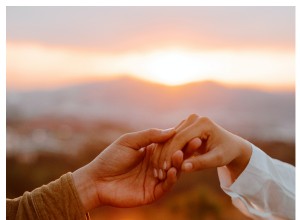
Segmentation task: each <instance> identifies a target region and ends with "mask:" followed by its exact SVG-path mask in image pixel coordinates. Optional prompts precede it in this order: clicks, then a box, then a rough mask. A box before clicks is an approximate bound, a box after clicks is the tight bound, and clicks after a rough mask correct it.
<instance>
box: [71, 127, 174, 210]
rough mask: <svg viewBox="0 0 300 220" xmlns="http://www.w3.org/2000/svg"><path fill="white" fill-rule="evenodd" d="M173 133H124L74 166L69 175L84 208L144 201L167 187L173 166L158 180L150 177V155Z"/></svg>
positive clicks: (171, 182) (132, 203) (150, 130)
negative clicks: (74, 169)
mask: <svg viewBox="0 0 300 220" xmlns="http://www.w3.org/2000/svg"><path fill="white" fill-rule="evenodd" d="M174 134H175V130H174V129H169V130H159V129H149V130H145V131H140V132H134V133H129V134H125V135H123V136H121V137H120V138H119V139H117V140H116V141H115V142H113V143H112V144H111V145H110V146H108V147H107V148H106V149H105V150H104V151H103V152H102V153H100V154H99V155H98V156H97V157H96V158H95V159H94V160H93V161H92V162H90V163H89V164H87V165H86V166H84V167H82V168H80V169H78V170H76V171H75V172H74V173H73V178H74V182H75V186H76V188H77V190H78V193H79V196H80V199H81V201H82V203H83V205H84V207H85V210H86V211H89V210H91V209H93V208H95V207H98V206H101V205H111V206H115V207H134V206H138V205H143V204H148V203H151V202H153V201H155V200H157V199H158V198H160V197H161V196H162V195H163V194H165V193H166V192H167V191H169V190H170V188H171V186H173V185H174V183H175V182H176V181H177V175H176V174H177V171H176V169H175V168H171V169H169V170H168V172H167V175H166V179H165V180H163V181H160V180H158V179H157V178H155V177H154V174H153V167H152V166H151V163H150V158H151V156H152V153H153V149H154V147H156V145H157V146H163V143H164V142H166V141H167V140H168V139H170V138H171V137H172V136H173V135H174ZM156 143H158V144H156ZM177 161H178V160H177Z"/></svg>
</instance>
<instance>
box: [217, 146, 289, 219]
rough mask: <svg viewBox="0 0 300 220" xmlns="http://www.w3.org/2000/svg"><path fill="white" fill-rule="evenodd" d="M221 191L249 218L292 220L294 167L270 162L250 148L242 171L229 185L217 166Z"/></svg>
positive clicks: (228, 177) (255, 149) (227, 173)
mask: <svg viewBox="0 0 300 220" xmlns="http://www.w3.org/2000/svg"><path fill="white" fill-rule="evenodd" d="M218 175H219V180H220V184H221V188H222V189H223V191H224V192H225V193H226V194H228V195H229V196H230V197H231V199H232V203H233V204H234V205H235V206H236V207H237V208H238V209H240V210H241V211H242V212H243V213H244V214H245V215H247V216H249V217H251V218H253V219H295V167H294V166H292V165H290V164H287V163H284V162H282V161H279V160H276V159H273V158H271V157H269V156H268V155H267V154H265V153H264V152H263V151H261V150H260V149H259V148H257V147H255V146H254V145H252V155H251V158H250V161H249V163H248V165H247V167H246V168H245V170H244V171H243V172H242V173H241V174H240V176H239V177H238V178H237V179H236V180H235V181H234V182H233V183H232V182H231V177H230V174H229V171H228V170H227V168H226V167H225V166H224V167H219V168H218Z"/></svg>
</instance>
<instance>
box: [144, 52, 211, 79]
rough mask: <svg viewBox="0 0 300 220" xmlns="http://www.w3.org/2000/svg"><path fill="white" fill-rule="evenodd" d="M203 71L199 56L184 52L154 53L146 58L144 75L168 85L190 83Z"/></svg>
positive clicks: (203, 66)
mask: <svg viewBox="0 0 300 220" xmlns="http://www.w3.org/2000/svg"><path fill="white" fill-rule="evenodd" d="M201 67H202V68H201ZM204 71H205V65H204V64H203V63H202V64H201V59H199V56H197V55H195V54H193V53H188V52H185V51H180V50H175V51H172V50H171V51H160V52H154V53H151V54H150V55H149V56H148V58H146V64H145V74H147V75H149V76H151V77H152V79H154V80H156V81H159V82H160V83H164V84H168V85H178V84H184V83H187V82H191V81H193V80H195V79H197V78H199V76H200V75H201V72H204Z"/></svg>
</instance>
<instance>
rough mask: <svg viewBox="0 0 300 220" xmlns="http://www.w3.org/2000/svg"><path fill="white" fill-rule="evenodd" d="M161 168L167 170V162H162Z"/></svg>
mask: <svg viewBox="0 0 300 220" xmlns="http://www.w3.org/2000/svg"><path fill="white" fill-rule="evenodd" d="M163 168H164V170H167V161H165V162H164V166H163Z"/></svg>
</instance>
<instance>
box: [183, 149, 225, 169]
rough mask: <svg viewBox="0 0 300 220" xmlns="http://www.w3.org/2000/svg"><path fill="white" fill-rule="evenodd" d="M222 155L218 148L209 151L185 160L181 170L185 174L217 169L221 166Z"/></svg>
mask: <svg viewBox="0 0 300 220" xmlns="http://www.w3.org/2000/svg"><path fill="white" fill-rule="evenodd" d="M222 158H223V155H222V153H221V152H220V150H219V149H218V148H214V149H212V150H211V151H209V152H207V153H205V154H202V155H198V156H196V157H192V158H189V159H186V160H185V161H184V162H183V164H182V166H181V169H182V170H183V171H185V172H191V171H196V170H203V169H208V168H213V167H219V166H221V165H222V160H223V159H222Z"/></svg>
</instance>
